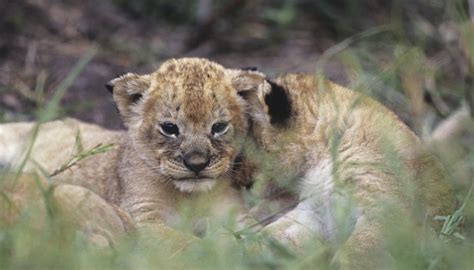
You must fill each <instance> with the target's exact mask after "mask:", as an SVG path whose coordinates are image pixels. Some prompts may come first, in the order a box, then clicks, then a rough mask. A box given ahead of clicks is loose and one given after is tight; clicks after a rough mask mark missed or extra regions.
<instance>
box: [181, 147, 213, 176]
mask: <svg viewBox="0 0 474 270" xmlns="http://www.w3.org/2000/svg"><path fill="white" fill-rule="evenodd" d="M209 161H210V158H209V154H206V153H202V152H198V151H194V152H190V153H187V154H186V155H184V160H183V162H184V166H186V168H188V169H189V170H191V171H193V172H194V173H196V174H197V173H199V172H200V171H202V170H203V169H204V168H206V167H207V165H209Z"/></svg>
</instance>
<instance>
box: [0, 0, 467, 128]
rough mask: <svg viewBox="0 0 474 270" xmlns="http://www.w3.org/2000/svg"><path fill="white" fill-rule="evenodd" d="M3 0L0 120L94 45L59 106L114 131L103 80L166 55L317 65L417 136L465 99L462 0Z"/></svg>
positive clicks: (18, 113)
mask: <svg viewBox="0 0 474 270" xmlns="http://www.w3.org/2000/svg"><path fill="white" fill-rule="evenodd" d="M0 7H1V9H0V121H19V120H31V119H34V117H35V109H36V108H37V107H38V105H39V106H41V105H42V104H44V103H45V102H46V101H47V100H48V98H49V97H50V96H51V95H52V93H53V92H54V90H55V89H56V88H57V86H58V85H59V83H60V82H61V81H62V80H63V79H64V78H65V77H66V76H67V74H69V72H71V70H72V68H73V66H74V65H75V64H76V62H77V61H78V60H79V59H80V58H81V57H82V56H83V55H85V54H86V52H88V51H89V50H91V49H92V50H93V51H94V52H95V54H94V57H93V58H92V60H91V61H90V62H89V63H88V65H86V67H85V68H84V69H83V70H81V72H80V73H79V75H78V77H77V78H76V79H75V80H74V82H73V83H72V85H71V87H69V89H68V91H67V92H66V94H65V96H64V98H63V100H62V105H63V106H62V108H61V111H60V115H61V116H66V115H67V116H74V117H77V118H80V119H83V120H86V121H89V122H95V123H98V124H100V125H102V126H105V127H108V128H113V129H119V128H121V124H120V119H119V117H118V115H117V113H116V110H115V107H114V105H113V103H112V99H111V97H110V95H109V93H108V92H107V91H105V89H104V84H105V83H106V82H107V81H108V80H110V79H112V78H114V77H115V76H117V75H119V74H122V73H124V72H129V71H132V72H139V73H146V72H151V71H152V70H153V69H154V68H156V67H158V66H159V64H160V63H161V62H162V61H163V60H166V59H168V58H170V57H184V56H198V57H206V58H210V59H212V60H214V61H217V62H219V63H221V64H223V65H225V66H227V67H233V68H238V67H257V68H259V69H260V70H262V71H263V72H265V73H267V74H270V75H277V74H279V73H283V72H310V73H311V72H318V73H321V74H324V75H325V76H327V77H328V78H330V79H332V80H334V81H336V82H338V83H340V84H342V85H345V86H350V87H352V88H355V89H358V90H361V91H366V92H368V93H369V94H371V95H373V96H374V97H375V98H377V99H378V100H380V101H382V102H383V103H384V104H386V105H387V106H388V107H390V108H391V109H392V110H394V111H395V112H396V113H397V114H398V115H399V116H400V117H401V118H402V119H403V120H404V121H405V122H406V123H407V124H408V125H409V126H410V127H412V128H413V129H414V130H415V131H416V132H417V133H419V134H420V135H423V134H424V133H427V132H428V133H429V131H430V130H431V129H432V128H433V126H434V125H435V123H437V121H439V120H440V119H443V118H445V117H447V116H448V115H450V114H451V113H452V112H453V110H455V109H457V108H459V107H460V106H461V104H462V102H465V101H466V100H469V98H470V99H471V102H472V94H471V95H470V96H469V93H470V92H472V91H471V89H470V86H469V78H470V74H471V69H470V66H471V61H470V59H471V58H472V57H473V54H472V53H471V51H472V47H473V44H474V43H473V42H474V39H473V38H474V37H473V34H472V26H473V25H472V23H471V20H470V11H469V3H468V1H460V0H451V1H443V0H417V1H404V0H392V1H384V0H360V1H352V0H318V1H311V0H276V1H268V0H254V1H246V0H222V1H217V0H189V1H184V0H135V1H127V0H102V1H92V0H84V1H73V0H18V1H9V0H0ZM471 8H472V7H471ZM466 82H467V83H466Z"/></svg>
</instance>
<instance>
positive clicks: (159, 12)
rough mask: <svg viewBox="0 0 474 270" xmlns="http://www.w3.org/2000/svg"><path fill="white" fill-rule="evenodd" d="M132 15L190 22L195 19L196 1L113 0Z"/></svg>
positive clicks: (174, 21) (175, 21)
mask: <svg viewBox="0 0 474 270" xmlns="http://www.w3.org/2000/svg"><path fill="white" fill-rule="evenodd" d="M113 2H114V3H115V4H116V5H117V6H119V7H120V8H122V9H124V10H125V11H127V12H128V13H129V14H130V15H132V16H133V17H136V18H139V17H150V18H153V19H157V20H164V21H170V22H173V23H178V24H179V23H191V22H193V21H194V20H195V19H196V13H195V10H196V1H186V0H138V1H128V0H113Z"/></svg>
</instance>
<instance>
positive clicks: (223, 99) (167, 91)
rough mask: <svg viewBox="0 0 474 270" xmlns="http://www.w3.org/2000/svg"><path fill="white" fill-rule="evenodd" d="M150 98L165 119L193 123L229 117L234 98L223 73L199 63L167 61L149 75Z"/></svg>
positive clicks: (202, 62) (191, 60)
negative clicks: (170, 118) (179, 118)
mask: <svg viewBox="0 0 474 270" xmlns="http://www.w3.org/2000/svg"><path fill="white" fill-rule="evenodd" d="M150 96H152V98H153V99H154V100H155V102H157V103H160V104H161V106H160V107H161V109H160V112H161V113H162V114H167V116H166V117H175V116H177V115H181V116H184V117H185V118H187V119H189V120H191V121H193V122H202V121H205V120H208V119H212V118H216V117H229V116H230V115H229V114H230V113H231V111H230V110H229V108H230V107H234V103H235V101H234V99H236V98H237V95H236V93H234V89H233V88H232V86H231V83H230V79H229V78H227V77H226V74H225V69H224V68H223V67H222V66H220V65H217V64H215V63H212V62H209V61H207V60H202V59H185V61H183V60H181V61H180V60H171V61H167V62H166V63H165V64H163V65H162V66H161V67H160V68H159V69H158V70H157V72H155V73H154V74H153V75H152V81H151V85H150Z"/></svg>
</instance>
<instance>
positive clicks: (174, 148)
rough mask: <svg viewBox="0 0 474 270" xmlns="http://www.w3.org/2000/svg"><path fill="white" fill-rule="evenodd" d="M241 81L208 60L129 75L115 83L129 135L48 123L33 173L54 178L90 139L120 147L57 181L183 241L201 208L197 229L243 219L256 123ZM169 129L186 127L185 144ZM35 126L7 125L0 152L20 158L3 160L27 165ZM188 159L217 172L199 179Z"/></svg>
mask: <svg viewBox="0 0 474 270" xmlns="http://www.w3.org/2000/svg"><path fill="white" fill-rule="evenodd" d="M229 74H230V75H229ZM232 74H233V73H232V72H230V73H228V71H226V70H225V69H224V68H223V67H222V66H220V65H218V64H215V63H213V62H210V61H208V60H205V59H196V58H184V59H177V60H175V59H171V60H168V61H166V62H165V63H163V64H162V65H161V66H160V68H159V69H158V70H156V71H155V72H153V73H151V74H147V75H136V74H131V73H129V74H126V75H123V76H121V77H119V78H117V79H114V80H112V81H111V82H110V83H109V84H108V87H109V88H110V90H112V91H113V97H114V100H115V102H116V103H117V107H118V109H119V112H120V114H121V116H122V118H123V120H124V123H125V125H126V127H127V128H128V131H127V132H119V131H108V130H104V129H101V128H99V127H97V126H94V125H89V124H85V123H82V122H79V121H76V120H66V121H64V122H61V121H55V122H51V123H46V124H44V125H42V126H41V128H40V132H39V133H38V136H37V137H36V138H35V146H34V148H33V151H32V155H31V160H34V161H35V162H32V163H31V162H30V163H28V164H27V167H26V168H25V171H31V170H33V169H34V168H35V167H36V168H37V167H38V166H39V167H43V168H44V169H45V170H46V171H47V172H49V173H51V172H53V171H54V170H55V169H57V168H58V167H59V166H60V165H61V164H63V162H65V161H67V160H68V159H69V158H70V156H71V155H72V154H74V153H77V149H75V147H74V144H75V137H76V135H77V134H80V137H81V140H80V141H81V142H82V144H83V148H84V149H90V148H91V147H93V146H95V145H97V144H98V143H102V144H106V143H114V144H115V145H116V147H115V148H114V149H113V150H111V151H108V152H106V153H101V154H97V155H93V156H90V157H87V158H86V159H84V160H82V161H81V162H79V163H78V164H77V165H76V166H73V167H71V168H70V169H68V170H66V171H64V172H62V173H60V174H59V175H58V176H56V177H54V178H55V180H56V182H57V183H71V184H75V185H81V186H84V187H86V188H88V189H89V190H91V191H93V192H95V193H96V194H98V195H99V196H101V197H103V198H105V199H106V200H107V201H108V202H110V203H112V204H116V205H119V206H120V207H121V208H122V209H124V210H125V211H127V212H128V213H129V214H130V215H131V217H132V219H133V221H134V222H136V223H137V224H138V226H145V227H148V228H151V230H152V231H154V232H158V234H159V235H161V236H165V237H166V236H172V237H171V238H172V239H175V238H176V239H178V238H180V236H178V234H177V233H176V232H174V230H173V229H172V228H171V227H172V226H174V225H176V224H178V223H179V222H180V221H181V220H182V218H183V217H182V216H181V215H180V212H179V209H181V208H182V207H191V208H192V209H193V210H192V211H190V212H191V213H192V214H193V216H192V222H193V223H196V224H197V225H196V226H198V225H199V224H202V222H201V221H202V219H203V218H207V217H225V216H228V215H229V214H230V213H232V212H240V211H241V199H240V194H239V191H238V190H236V189H233V188H232V187H231V185H232V184H233V183H232V181H231V180H232V179H233V178H234V179H238V178H239V176H238V174H239V172H238V171H237V170H239V169H240V168H239V166H237V165H235V164H234V159H235V158H236V157H237V155H238V154H239V151H240V148H241V146H242V142H243V138H244V137H245V135H246V132H247V129H248V119H247V116H246V114H245V102H244V100H243V99H242V98H240V97H239V96H238V94H237V92H238V91H239V90H240V89H237V87H240V88H241V89H243V90H246V87H245V86H239V83H240V81H239V82H236V81H235V76H233V75H232ZM244 81H245V80H244ZM217 122H225V123H228V126H227V128H226V129H225V132H222V134H219V135H215V134H211V130H212V127H213V124H215V123H217ZM163 123H173V124H175V125H177V126H178V127H179V135H178V136H167V135H165V134H164V131H163V128H162V124H163ZM32 127H33V124H31V123H30V124H26V123H16V124H4V125H0V131H1V133H0V145H4V146H8V147H10V148H9V149H11V150H9V152H8V153H7V154H5V155H0V161H2V162H3V163H5V162H7V161H9V160H10V161H11V159H12V158H14V157H15V156H16V157H18V156H19V155H18V153H19V152H21V151H19V149H20V150H21V149H24V148H25V142H27V141H28V140H27V138H28V136H30V135H28V134H30V133H31V132H30V130H31V129H32ZM78 132H79V133H78ZM12 145H13V147H11V146H12ZM196 153H197V154H196ZM187 154H193V155H196V156H197V157H194V156H193V157H192V158H193V159H196V158H197V159H202V158H203V157H204V156H206V155H208V156H209V157H210V161H209V164H208V165H207V166H206V167H205V168H204V169H203V170H202V171H200V172H199V173H194V172H192V171H191V170H190V169H188V168H186V166H185V165H183V159H184V157H185V156H186V155H187ZM183 156H184V157H183ZM242 171H244V174H245V175H247V174H248V172H246V171H245V169H243V170H242ZM80 192H82V191H80ZM64 193H66V194H67V191H66V192H64ZM197 230H198V231H199V230H200V229H199V228H198V229H197ZM181 238H182V237H181ZM182 240H183V242H186V241H189V240H190V239H182ZM191 240H192V239H191ZM180 241H181V240H180ZM178 242H179V241H178ZM175 244H176V243H175Z"/></svg>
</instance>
